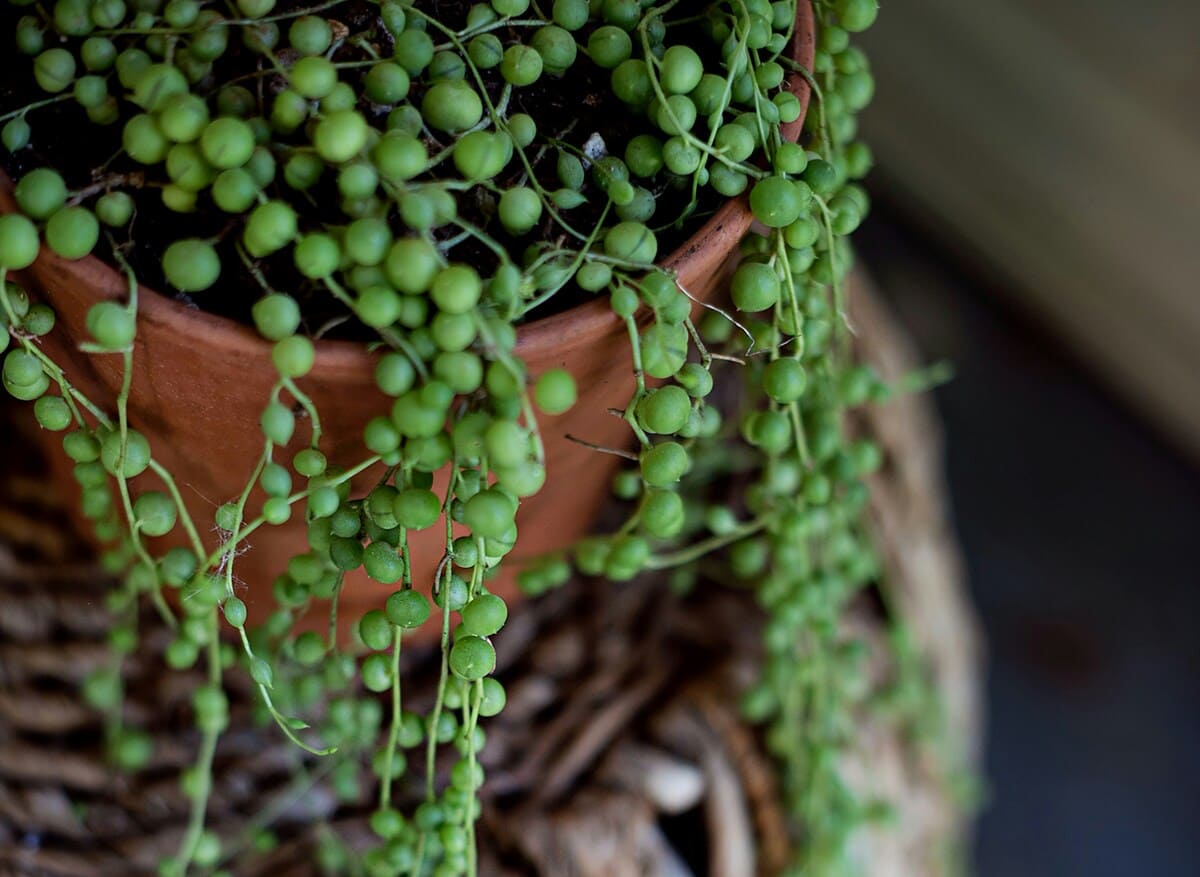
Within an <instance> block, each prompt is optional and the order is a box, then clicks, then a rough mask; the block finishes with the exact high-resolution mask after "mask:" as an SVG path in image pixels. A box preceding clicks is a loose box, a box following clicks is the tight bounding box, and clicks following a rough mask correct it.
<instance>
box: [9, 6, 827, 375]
mask: <svg viewBox="0 0 1200 877" xmlns="http://www.w3.org/2000/svg"><path fill="white" fill-rule="evenodd" d="M814 52H815V26H814V17H813V10H812V5H811V0H799V2H798V3H797V7H796V26H795V28H794V30H793V33H792V40H791V43H790V45H789V53H788V54H789V56H790V57H791V58H793V59H794V60H796V61H797V62H798V63H799V64H801V65H802V66H804V67H806V68H810V69H811V67H812V63H813V56H814ZM785 87H786V88H787V90H788V91H790V92H792V93H793V94H794V95H796V97H797V98H799V100H800V116H799V118H798V119H797V120H796V121H794V122H790V123H788V124H786V125H782V126H781V132H782V133H783V136H784V138H785V139H788V140H795V139H796V138H797V137H798V136H799V133H800V129H801V127H802V125H803V122H804V118H805V115H806V114H807V112H808V106H809V102H810V96H811V89H810V88H809V85H808V81H807V80H806V79H805V78H804V77H803V76H802V75H801V74H799V73H796V72H792V73H791V74H790V75H789V76H788V77H787V79H786V80H785ZM12 185H13V184H12V181H11V180H10V179H9V177H8V175H7V174H6V173H5V172H4V170H3V169H0V212H8V211H9V210H12V209H13V208H14V206H15V205H14V204H13V202H12V196H11V189H12ZM753 221H754V220H753V216H752V215H751V213H750V208H749V197H748V195H747V194H746V193H743V194H742V195H740V196H738V197H736V198H731V199H729V200H728V201H726V202H725V203H724V204H722V205H721V207H720V208H718V210H717V212H716V213H714V214H713V215H712V216H711V217H710V218H709V219H708V221H707V222H705V223H704V225H702V226H701V227H700V228H699V229H698V230H697V231H696V233H695V234H693V235H692V236H691V237H689V238H688V239H687V240H685V241H684V242H683V243H682V244H680V245H679V246H678V247H677V248H676V249H675V250H674V251H673V252H672V253H671V254H670V255H669V256H667V257H666V258H665V259H662V260H660V261H659V262H658V264H659V266H660V267H662V268H665V269H667V270H669V271H674V272H675V273H676V274H677V275H679V276H681V277H682V275H684V274H685V273H686V271H687V267H688V264H689V262H690V260H691V259H692V258H694V256H695V254H697V253H699V252H702V251H703V250H705V249H707V248H708V247H710V246H715V245H719V244H720V243H721V242H722V240H723V239H727V236H729V235H730V234H732V235H734V236H735V238H736V239H737V240H741V238H742V237H743V236H744V235H745V233H746V232H747V231H748V230H749V229H750V226H751V224H752V223H753ZM56 263H57V264H56ZM39 264H41V265H43V266H45V265H56V267H58V268H60V269H61V271H60V272H58V273H62V274H70V275H76V276H80V275H85V276H90V277H91V278H93V282H92V284H91V285H92V287H93V289H94V290H95V292H96V293H97V294H98V295H99V296H100V297H101V298H104V299H113V298H118V297H120V296H122V295H123V294H124V292H125V290H126V289H127V288H128V283H127V281H126V279H125V278H124V277H122V276H121V275H120V274H119V272H118V271H117V269H116V268H114V267H112V266H111V265H109V264H108V263H106V262H104V261H103V260H102V259H100V258H99V257H97V256H94V255H89V256H86V257H85V258H83V259H79V260H68V259H63V258H62V257H60V256H58V255H57V254H55V253H52V252H50V251H49V250H48V249H46V248H44V247H43V248H42V249H41V251H40V253H39V254H38V257H37V260H36V262H35V263H34V265H32V266H31V267H30V269H27V270H31V271H33V272H36V271H37V268H38V265H39ZM138 316H139V318H141V319H146V320H149V321H150V322H153V323H157V324H159V325H163V326H166V327H169V328H174V329H175V330H176V331H178V332H179V333H181V334H184V335H189V334H195V335H202V336H204V337H205V338H206V343H208V344H210V345H212V346H213V348H214V349H222V348H223V349H226V350H229V349H237V350H239V351H240V353H241V354H242V355H245V356H252V357H261V358H269V356H270V352H271V347H272V344H271V342H270V341H268V340H267V339H265V338H262V337H261V336H260V335H259V334H258V333H257V332H256V331H254V329H253V328H252V327H250V326H248V325H246V324H244V323H241V322H239V321H237V320H235V319H233V318H231V317H224V316H220V315H218V314H213V313H209V312H208V311H205V310H202V309H200V308H198V307H196V306H194V305H188V304H185V303H183V302H181V301H178V300H177V299H175V298H172V297H170V296H167V295H164V294H163V293H160V292H158V291H156V290H153V289H150V288H149V287H147V286H145V285H143V284H141V283H139V284H138ZM623 326H624V323H623V321H622V320H621V319H620V318H619V317H617V316H616V315H615V314H614V313H613V312H612V310H611V308H610V307H609V303H608V300H607V299H606V298H603V297H597V298H595V299H593V300H591V301H587V302H584V303H582V304H579V305H576V306H575V307H572V308H569V309H567V310H565V311H560V312H558V313H555V314H551V315H549V316H546V317H541V318H539V319H537V320H534V321H532V322H529V323H525V324H523V325H521V326H519V327H518V328H517V348H516V349H517V352H518V353H519V354H520V355H521V356H523V357H527V358H537V357H538V356H539V355H541V356H547V355H550V354H552V352H553V351H554V350H555V349H557V348H558V347H559V346H560V345H561V344H562V341H563V339H564V338H565V337H568V336H569V337H573V338H580V337H594V338H599V337H604V336H605V335H606V334H608V333H609V332H615V331H616V330H618V329H621V328H623ZM313 347H314V348H315V351H316V361H315V363H314V369H331V370H334V371H341V370H344V369H353V368H354V367H355V366H361V364H362V362H363V361H364V359H365V358H368V357H369V354H368V353H367V351H366V344H365V343H364V342H361V341H348V340H338V339H315V340H314V341H313Z"/></svg>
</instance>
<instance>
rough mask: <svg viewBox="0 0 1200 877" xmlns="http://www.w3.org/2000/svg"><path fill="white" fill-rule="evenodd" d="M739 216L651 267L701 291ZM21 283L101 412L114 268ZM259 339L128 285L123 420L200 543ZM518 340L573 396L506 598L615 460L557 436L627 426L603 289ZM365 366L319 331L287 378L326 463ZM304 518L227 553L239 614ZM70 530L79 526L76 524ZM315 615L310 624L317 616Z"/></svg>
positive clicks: (244, 432)
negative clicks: (304, 402)
mask: <svg viewBox="0 0 1200 877" xmlns="http://www.w3.org/2000/svg"><path fill="white" fill-rule="evenodd" d="M792 56H793V57H794V58H796V59H797V60H798V61H799V62H800V63H801V64H803V65H805V66H806V67H811V63H812V58H813V21H812V10H811V8H810V6H809V5H808V3H801V5H800V15H799V16H798V20H797V28H796V33H795V37H794V40H793V45H792ZM788 87H789V88H790V89H791V90H792V91H793V92H794V93H795V94H796V95H797V96H798V97H799V98H800V100H801V103H802V104H803V105H804V107H805V108H807V103H808V87H807V84H806V83H805V82H804V80H803V78H801V77H800V76H798V75H794V76H793V77H792V78H791V79H790V80H789V83H788ZM799 127H800V123H799V122H796V123H793V124H791V125H788V126H786V128H785V134H786V136H789V137H792V138H794V137H795V136H797V134H798V132H799ZM13 209H15V207H14V203H13V200H12V196H11V190H10V184H9V181H8V180H7V178H5V177H3V175H2V172H0V211H11V210H13ZM750 224H751V217H750V213H749V210H748V208H747V205H746V201H745V198H742V199H737V200H733V201H730V202H729V203H727V204H725V205H724V206H723V207H722V208H721V209H720V210H719V211H718V212H717V213H716V214H715V215H714V216H713V217H712V218H711V219H710V220H709V221H708V222H707V223H706V224H705V225H704V226H703V227H702V228H701V229H700V230H699V231H698V232H697V233H696V234H695V235H694V236H693V237H692V238H690V239H689V240H688V241H687V242H686V243H685V244H684V245H683V246H682V247H680V248H679V249H678V250H677V251H676V252H674V253H672V254H671V255H670V256H669V257H668V258H667V259H665V260H664V261H663V262H662V264H663V266H664V267H666V268H669V269H673V270H675V271H677V272H678V275H679V279H680V283H681V285H682V286H683V287H684V288H685V289H687V290H688V292H690V293H691V294H692V295H693V296H695V297H696V298H697V299H700V300H705V299H708V298H710V297H711V296H713V294H714V292H715V291H717V290H718V289H719V288H720V287H721V286H722V284H723V282H724V281H725V279H726V278H727V276H728V272H729V270H731V267H732V262H733V259H734V257H735V256H736V251H737V245H738V242H739V241H740V239H741V238H742V236H743V235H744V234H745V233H746V231H747V230H748V229H749V227H750ZM20 279H21V280H22V281H23V282H24V283H25V284H26V286H27V288H28V289H29V290H30V292H31V293H33V294H34V295H35V296H37V297H40V298H42V299H44V300H45V301H46V302H47V303H49V304H50V305H51V306H52V307H53V308H54V310H55V311H56V313H57V314H58V324H57V326H56V328H55V330H54V331H53V332H51V333H50V334H49V335H48V336H46V337H45V338H44V339H43V342H42V343H43V344H44V346H45V349H46V350H47V352H48V353H49V354H50V355H51V356H52V357H53V358H54V359H55V360H56V361H57V362H59V363H60V364H62V365H63V367H64V369H65V371H66V373H67V375H68V377H69V379H70V380H71V381H72V382H73V383H74V384H75V386H77V387H78V388H79V389H80V390H81V391H82V392H84V393H85V394H86V395H87V396H88V397H89V398H91V399H92V400H93V401H95V402H96V403H97V404H99V405H101V406H104V407H105V408H107V409H109V410H112V408H113V406H114V400H115V399H116V396H117V393H118V391H119V388H120V385H121V358H120V357H118V356H112V355H102V356H96V355H89V354H86V353H83V352H81V351H80V350H79V349H78V345H79V343H80V342H82V341H84V340H86V339H87V338H88V337H89V335H88V332H87V329H86V316H87V312H88V309H89V308H90V307H91V306H92V305H93V304H95V303H96V302H98V301H101V300H103V299H122V300H123V299H124V298H125V296H126V295H127V293H128V288H127V287H128V284H127V282H126V280H125V278H124V277H123V276H122V275H121V274H119V273H118V272H117V271H115V270H114V269H113V268H111V267H110V266H108V265H107V264H105V263H103V262H101V261H100V260H99V259H96V258H94V257H89V258H86V259H81V260H78V261H67V260H64V259H61V258H59V257H57V256H55V255H54V254H52V253H50V252H49V251H48V250H46V249H43V250H42V253H41V255H40V256H39V257H38V259H37V261H36V262H35V263H34V264H33V265H32V266H31V267H30V268H29V269H28V270H27V271H25V272H23V276H22V277H21V278H20ZM270 349H271V348H270V345H269V343H268V342H266V341H264V340H263V339H262V338H260V337H259V336H258V335H257V334H256V333H255V332H254V331H253V330H252V329H250V328H248V327H246V326H243V325H240V324H238V323H236V322H233V321H231V320H228V319H225V318H222V317H217V316H213V315H211V314H207V313H204V312H202V311H198V310H195V309H193V308H189V307H187V306H185V305H183V304H181V303H179V302H177V301H175V300H173V299H170V298H166V297H164V296H162V295H159V294H158V293H155V292H154V291H152V290H149V289H146V288H141V289H140V291H139V298H138V333H137V341H136V344H135V351H134V360H133V362H134V375H133V382H132V391H131V394H130V399H129V418H130V423H131V424H132V425H133V426H134V427H135V428H137V429H138V430H140V431H141V432H142V433H144V434H145V435H146V437H147V438H148V439H149V441H150V445H151V448H152V450H153V453H154V455H155V457H156V458H157V459H158V460H159V461H160V462H161V463H162V464H163V465H164V466H165V467H166V468H167V469H168V470H169V471H171V472H172V473H174V476H175V478H176V480H177V483H178V485H179V487H180V489H181V491H182V493H183V496H184V501H185V503H186V505H187V506H188V509H189V511H190V512H191V514H192V516H193V518H194V520H195V521H196V524H197V527H198V528H200V530H201V535H202V536H203V537H205V538H208V539H209V541H210V543H211V547H215V546H216V544H217V543H216V538H215V533H213V532H212V519H213V512H214V511H215V509H216V507H217V506H218V505H219V504H221V503H223V502H225V501H227V500H230V499H233V498H235V497H236V496H237V495H238V494H240V492H241V491H242V489H243V488H244V486H245V483H246V481H247V479H248V478H249V476H250V473H251V471H252V469H253V467H254V464H255V461H256V460H257V459H258V457H259V455H260V453H261V451H262V441H263V439H262V435H261V433H260V432H259V429H258V425H257V424H258V418H259V414H260V413H261V411H262V408H263V405H264V404H265V402H266V400H267V399H268V398H269V394H270V392H271V389H272V387H273V385H274V383H275V380H276V373H275V371H274V369H273V368H272V366H271V361H270ZM517 351H518V354H519V356H520V357H521V358H522V359H523V360H524V361H525V362H526V363H527V365H528V367H529V371H530V373H531V375H533V376H537V375H538V374H540V373H541V372H543V371H545V370H547V369H549V368H552V367H561V368H565V369H567V370H568V371H569V372H570V373H571V374H572V375H573V376H574V377H575V380H576V382H577V385H578V390H579V399H578V403H577V404H576V405H575V407H574V408H572V409H571V411H569V412H567V413H566V414H563V415H561V416H558V417H541V418H539V425H540V428H541V430H542V434H543V437H544V440H545V446H546V470H547V478H546V486H545V487H544V489H543V490H542V491H541V492H540V493H539V494H537V495H536V496H535V497H532V498H530V499H528V500H526V501H525V502H524V503H523V504H522V507H521V511H520V515H519V517H518V529H519V531H520V540H519V548H518V550H517V551H516V553H515V554H514V555H513V557H512V558H511V560H513V561H516V563H513V562H511V561H510V562H509V563H507V564H506V567H507V572H503V573H501V574H500V575H499V576H498V577H497V578H496V579H494V580H492V582H491V583H490V585H489V587H491V588H492V589H493V590H494V591H495V592H497V593H499V594H500V595H502V596H503V597H504V598H505V599H506V600H509V601H511V600H512V599H513V598H514V597H516V596H518V595H517V592H516V589H515V586H514V575H513V569H514V567H516V566H517V565H518V564H519V562H520V560H521V559H522V558H529V557H532V556H536V555H539V554H543V553H545V552H549V551H554V550H557V549H561V548H564V547H566V546H567V545H569V544H570V543H572V542H573V541H575V540H577V539H578V538H580V537H581V536H583V535H585V534H586V532H587V530H588V528H589V527H590V525H591V523H592V520H593V518H594V516H595V513H596V511H597V510H598V508H599V507H600V505H601V503H602V502H603V500H604V499H605V497H606V495H607V492H608V490H609V485H610V482H611V478H612V475H613V473H614V470H615V467H616V465H617V463H618V462H619V461H618V459H617V458H616V457H613V456H611V455H606V454H601V453H597V452H595V451H591V450H589V449H587V448H585V447H583V446H582V445H580V444H577V443H575V442H572V441H569V440H567V439H566V438H565V436H566V435H568V434H569V435H573V436H577V437H580V438H584V439H587V440H588V441H591V442H594V443H596V444H600V445H604V446H625V445H627V444H628V443H629V441H630V438H631V436H630V433H629V429H628V426H627V425H626V424H625V423H624V422H623V421H622V420H620V419H619V418H617V417H614V416H612V415H611V414H609V413H607V412H608V409H609V408H614V407H615V408H623V407H624V406H625V404H626V403H627V401H628V399H629V397H630V395H631V393H632V391H633V388H634V381H633V375H632V373H631V370H630V365H629V342H628V338H627V335H626V330H625V327H624V324H623V323H622V322H621V321H620V320H619V319H617V318H616V317H615V316H614V315H613V314H612V312H611V311H610V310H609V307H608V302H607V300H604V299H598V300H596V301H592V302H589V303H587V304H584V305H580V306H578V307H576V308H574V309H572V310H570V311H567V312H565V313H561V314H558V315H555V316H551V317H547V318H545V319H541V320H538V321H536V322H533V323H530V324H528V325H525V326H522V327H521V328H520V329H519V331H518V342H517ZM373 368H374V362H373V358H372V356H371V355H370V354H368V353H367V352H366V350H365V349H364V347H363V346H362V345H360V344H356V343H353V342H343V341H319V342H317V344H316V365H315V367H314V368H313V370H312V372H311V373H310V374H309V375H308V376H307V377H305V378H304V379H303V380H301V381H300V382H299V385H300V387H301V389H302V390H303V391H304V392H305V393H307V394H308V395H309V396H310V397H311V398H312V400H313V401H314V402H315V403H316V405H317V408H318V410H319V411H320V413H321V418H322V426H323V430H324V435H323V438H322V442H321V449H322V450H323V451H324V452H325V454H326V455H327V456H328V458H329V460H330V461H331V462H333V463H337V464H340V465H353V464H355V463H356V462H358V461H361V460H362V459H364V458H365V457H366V456H368V452H367V451H366V450H365V448H363V446H362V439H361V436H362V430H363V427H364V426H365V425H366V423H367V421H368V420H370V419H371V418H372V417H374V416H376V415H378V414H380V413H381V412H386V411H388V410H389V408H390V400H389V399H388V398H387V397H385V396H383V395H382V394H381V393H380V392H379V390H378V389H377V388H376V386H375V383H374V379H373ZM43 435H44V437H45V442H46V444H47V445H48V446H50V447H49V457H50V459H51V460H53V461H54V466H55V470H56V477H57V481H58V484H59V486H60V489H63V490H65V491H67V492H69V493H71V494H76V493H77V491H78V487H77V485H76V484H75V481H74V479H73V478H72V476H71V464H70V462H69V461H68V460H67V459H66V457H65V456H64V455H63V453H62V451H61V448H60V447H59V437H58V436H57V435H54V434H50V433H43ZM308 442H309V431H308V429H306V428H305V426H304V424H303V421H299V423H298V428H297V430H296V436H295V437H294V439H293V441H292V444H291V445H290V446H289V447H287V448H285V449H280V452H279V453H278V454H277V457H276V458H277V459H279V460H281V461H288V460H290V459H291V458H292V456H293V455H294V454H295V453H296V452H297V451H299V450H301V449H302V448H304V447H307V446H308ZM377 477H378V473H377V472H366V473H364V474H363V475H362V476H360V478H359V479H357V480H356V482H355V483H354V489H355V492H356V495H361V493H362V492H363V491H365V490H366V489H369V488H370V487H371V486H372V485H373V484H374V479H375V478H377ZM157 481H158V479H157V478H156V477H155V476H153V475H150V474H146V475H143V476H140V477H139V478H138V479H136V481H135V484H134V490H135V493H136V492H137V491H139V490H147V489H152V488H157V487H160V486H161V485H160V484H158V483H156V482H157ZM439 487H441V488H442V489H444V478H443V479H442V484H441V485H435V490H436V489H439ZM263 499H264V497H263V495H262V494H261V493H257V494H256V495H255V496H253V497H252V499H251V502H250V505H249V508H250V509H258V508H259V507H260V506H261V502H262V500H263ZM73 505H77V503H75V504H73ZM298 511H299V509H298ZM303 518H304V516H303V514H302V513H298V514H296V515H294V516H293V518H292V520H291V521H289V522H288V523H286V524H284V525H282V526H278V527H264V528H262V529H260V530H259V531H258V532H257V533H255V534H253V535H252V536H251V538H250V540H249V542H250V546H249V549H248V550H247V551H245V553H243V554H241V555H239V556H238V558H237V560H236V566H235V571H236V577H237V579H238V580H239V582H240V583H241V584H242V586H243V587H242V590H241V591H240V596H241V597H242V598H243V599H244V600H245V601H246V603H247V605H248V607H249V609H250V614H251V618H252V619H262V618H264V617H265V616H266V615H267V614H268V613H269V612H270V611H271V610H272V609H273V608H274V598H273V596H272V582H273V581H274V579H275V577H276V576H277V575H278V574H279V573H280V572H282V571H283V570H284V569H285V566H286V562H287V560H288V558H290V557H291V556H292V555H294V554H296V553H298V552H302V551H305V550H306V549H307V539H306V535H305V524H304V520H303ZM81 529H83V530H84V532H90V527H88V526H86V525H84V524H83V523H82V519H81ZM440 533H444V530H442V528H441V526H435V527H433V528H430V529H429V530H427V531H422V532H420V533H417V534H414V536H413V538H412V539H411V543H410V544H411V545H412V553H413V572H414V582H419V583H421V586H422V587H428V585H429V583H430V582H431V580H432V578H433V574H434V571H435V567H436V564H437V563H438V561H439V559H440V558H441V555H442V549H443V545H444V543H443V540H442V539H441V538H439V534H440ZM183 544H186V540H185V538H184V535H183V533H182V529H181V528H180V527H176V530H175V531H174V532H173V533H172V534H170V535H168V536H166V537H163V538H162V539H159V540H155V545H154V547H155V548H156V549H159V550H165V549H166V548H168V547H170V546H172V545H183ZM392 590H393V587H392V586H388V585H382V584H379V583H377V582H374V581H372V580H370V579H368V578H367V577H366V575H365V574H364V573H362V571H361V570H359V571H357V572H356V573H352V574H350V575H348V576H347V579H346V583H345V586H344V588H343V590H342V594H341V598H340V599H341V602H340V607H339V616H340V617H341V618H342V619H344V620H345V621H346V622H347V624H349V623H353V622H354V621H356V620H357V618H358V617H359V616H360V615H361V614H362V613H363V612H364V611H366V610H367V609H368V608H374V607H378V606H380V605H381V603H382V601H383V599H384V598H385V597H386V596H387V594H389V593H391V591H392ZM319 608H321V609H323V608H324V607H319ZM313 621H314V623H316V618H315V617H314V619H313ZM345 630H346V628H345V627H343V631H345Z"/></svg>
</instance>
